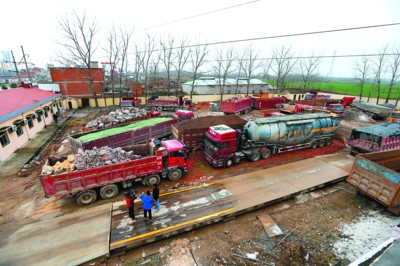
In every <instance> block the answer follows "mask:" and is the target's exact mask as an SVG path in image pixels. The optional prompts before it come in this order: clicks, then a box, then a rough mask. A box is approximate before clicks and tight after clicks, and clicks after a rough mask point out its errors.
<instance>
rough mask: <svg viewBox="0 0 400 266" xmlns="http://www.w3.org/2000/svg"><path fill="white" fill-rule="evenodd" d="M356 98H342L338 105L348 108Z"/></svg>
mask: <svg viewBox="0 0 400 266" xmlns="http://www.w3.org/2000/svg"><path fill="white" fill-rule="evenodd" d="M355 99H356V97H354V96H344V97H343V99H342V100H341V102H340V104H341V105H343V106H344V107H346V106H349V105H350V104H351V103H352V102H353V101H354V100H355Z"/></svg>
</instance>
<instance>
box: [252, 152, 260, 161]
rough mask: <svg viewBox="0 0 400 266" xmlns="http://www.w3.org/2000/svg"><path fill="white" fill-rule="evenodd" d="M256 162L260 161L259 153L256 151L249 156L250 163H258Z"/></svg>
mask: <svg viewBox="0 0 400 266" xmlns="http://www.w3.org/2000/svg"><path fill="white" fill-rule="evenodd" d="M258 160H260V153H259V152H258V151H256V152H253V153H252V154H251V155H250V161H252V162H256V161H258Z"/></svg>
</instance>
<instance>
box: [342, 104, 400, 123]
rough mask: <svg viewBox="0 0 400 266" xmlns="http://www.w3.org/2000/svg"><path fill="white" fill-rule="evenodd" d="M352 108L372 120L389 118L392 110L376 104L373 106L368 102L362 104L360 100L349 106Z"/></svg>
mask: <svg viewBox="0 0 400 266" xmlns="http://www.w3.org/2000/svg"><path fill="white" fill-rule="evenodd" d="M350 106H351V107H352V108H356V109H359V110H361V111H363V112H364V113H366V114H367V115H368V116H370V117H372V118H373V119H379V120H385V119H387V118H389V117H390V115H391V114H392V112H393V109H392V108H388V107H385V106H381V105H378V104H373V103H369V102H364V101H360V100H355V101H353V102H352V104H351V105H350Z"/></svg>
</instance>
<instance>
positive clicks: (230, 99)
mask: <svg viewBox="0 0 400 266" xmlns="http://www.w3.org/2000/svg"><path fill="white" fill-rule="evenodd" d="M248 98H250V97H249V96H243V95H236V96H233V97H231V98H227V99H225V100H224V102H235V103H236V102H240V101H243V100H245V99H248Z"/></svg>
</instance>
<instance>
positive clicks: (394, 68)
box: [385, 46, 400, 105]
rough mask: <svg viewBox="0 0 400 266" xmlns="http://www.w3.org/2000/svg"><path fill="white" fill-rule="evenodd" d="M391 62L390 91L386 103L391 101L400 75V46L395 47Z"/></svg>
mask: <svg viewBox="0 0 400 266" xmlns="http://www.w3.org/2000/svg"><path fill="white" fill-rule="evenodd" d="M390 60H391V62H390V64H389V69H390V83H389V91H388V94H387V97H386V101H385V103H387V102H389V99H390V96H391V94H392V90H393V87H394V85H395V84H396V82H397V80H398V78H399V77H400V69H399V66H400V47H399V46H395V47H394V48H393V52H392V55H391V56H390ZM397 102H398V98H397V100H396V105H397Z"/></svg>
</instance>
